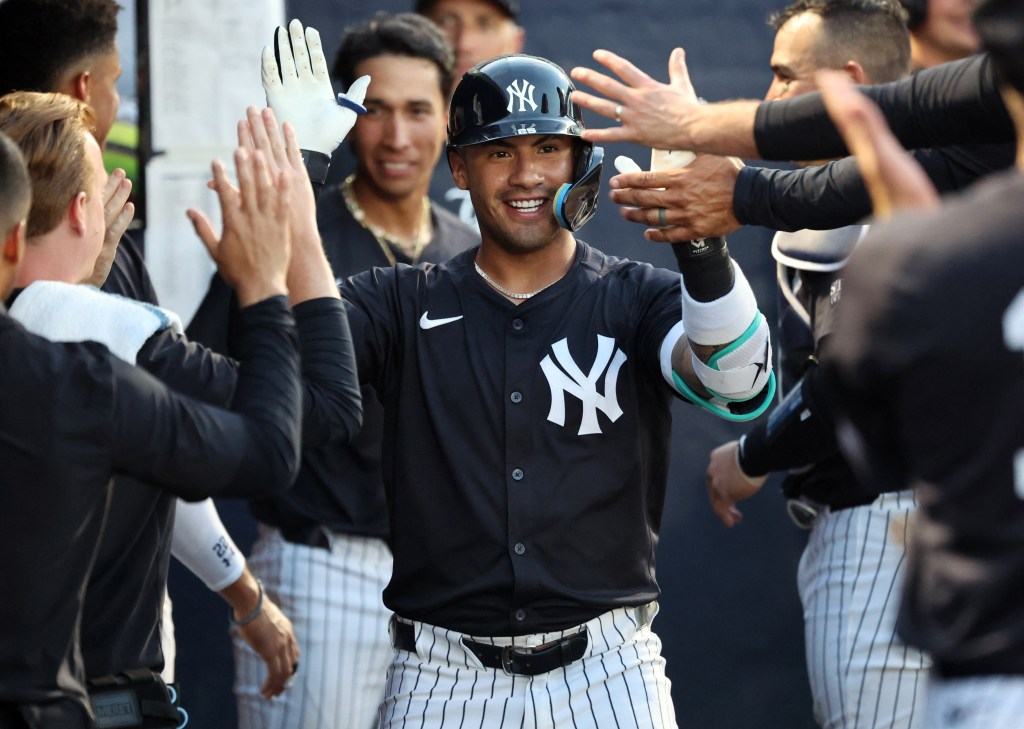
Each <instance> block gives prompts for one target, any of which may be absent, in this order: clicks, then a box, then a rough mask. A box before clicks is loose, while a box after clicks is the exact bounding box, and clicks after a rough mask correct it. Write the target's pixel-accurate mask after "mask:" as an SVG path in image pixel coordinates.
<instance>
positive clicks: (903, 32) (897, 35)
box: [768, 0, 910, 84]
mask: <svg viewBox="0 0 1024 729" xmlns="http://www.w3.org/2000/svg"><path fill="white" fill-rule="evenodd" d="M804 13H814V14H815V15H820V16H821V19H822V21H823V22H824V28H825V32H826V33H827V34H828V38H827V42H824V43H821V44H820V48H821V50H822V54H823V56H825V57H824V58H821V59H818V60H819V61H820V62H821V63H822V65H827V66H829V67H832V68H840V67H841V66H842V65H843V64H845V63H846V62H847V61H849V60H854V61H857V63H859V64H860V65H861V66H862V67H863V68H864V71H865V72H866V73H867V74H868V77H869V78H870V79H871V83H876V84H877V83H885V82H887V81H895V80H896V79H899V78H903V77H904V76H906V75H907V74H908V73H910V33H909V32H908V31H907V24H906V20H905V19H906V15H905V11H904V10H903V7H902V6H901V5H900V4H899V3H898V2H896V1H895V0H797V1H796V2H794V3H792V4H791V5H787V6H786V7H785V8H783V9H782V10H777V11H775V12H774V13H772V14H771V15H769V16H768V24H769V25H770V26H771V27H772V28H774V29H775V31H776V32H778V30H779V29H780V28H781V27H782V26H783V25H785V24H786V23H788V22H789V21H790V20H792V19H793V18H794V17H796V16H797V15H802V14H804Z"/></svg>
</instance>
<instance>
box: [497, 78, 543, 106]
mask: <svg viewBox="0 0 1024 729" xmlns="http://www.w3.org/2000/svg"><path fill="white" fill-rule="evenodd" d="M534 88H536V87H535V86H534V85H533V84H531V83H530V82H529V81H527V80H526V79H523V80H522V81H513V82H512V83H510V84H509V85H508V86H506V87H505V91H507V92H508V113H509V114H511V113H512V112H513V109H512V107H513V106H515V105H516V99H519V111H526V105H527V104H529V105H530V111H537V104H535V103H534V101H533V90H534Z"/></svg>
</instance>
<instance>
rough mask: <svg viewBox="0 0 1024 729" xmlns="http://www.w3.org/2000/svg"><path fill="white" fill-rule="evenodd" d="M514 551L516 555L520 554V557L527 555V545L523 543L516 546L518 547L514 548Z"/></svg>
mask: <svg viewBox="0 0 1024 729" xmlns="http://www.w3.org/2000/svg"><path fill="white" fill-rule="evenodd" d="M512 549H514V550H515V552H516V554H518V555H519V556H520V557H521V556H523V555H524V554H526V545H525V544H523V543H522V542H519V543H518V544H516V546H514V547H513V548H512Z"/></svg>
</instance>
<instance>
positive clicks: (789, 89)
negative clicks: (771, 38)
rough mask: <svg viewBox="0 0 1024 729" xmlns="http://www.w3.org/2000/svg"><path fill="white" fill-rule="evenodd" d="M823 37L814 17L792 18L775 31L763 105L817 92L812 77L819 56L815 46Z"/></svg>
mask: <svg viewBox="0 0 1024 729" xmlns="http://www.w3.org/2000/svg"><path fill="white" fill-rule="evenodd" d="M823 37H824V32H823V30H822V20H821V16H820V15H817V14H816V13H800V14H799V15H795V16H793V17H792V18H790V19H789V20H787V21H786V23H785V24H784V25H783V26H782V27H781V28H779V30H778V32H777V33H776V34H775V48H774V50H773V51H772V60H771V69H772V76H773V78H772V83H771V86H769V87H768V93H766V94H765V97H764V98H765V101H774V100H777V99H789V98H792V97H794V96H799V95H800V94H806V93H807V92H808V91H814V90H815V89H816V88H817V84H815V81H814V74H815V72H816V71H818V70H819V69H820V68H821V64H820V63H819V61H818V59H819V58H820V57H821V56H822V55H823V54H822V53H821V52H820V50H819V45H818V44H819V41H820V39H822V38H823Z"/></svg>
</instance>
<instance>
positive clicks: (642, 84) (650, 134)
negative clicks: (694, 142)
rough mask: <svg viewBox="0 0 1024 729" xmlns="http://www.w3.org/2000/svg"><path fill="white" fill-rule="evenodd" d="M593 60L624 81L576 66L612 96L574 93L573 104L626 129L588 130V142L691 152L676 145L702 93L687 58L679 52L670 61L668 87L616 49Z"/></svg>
mask: <svg viewBox="0 0 1024 729" xmlns="http://www.w3.org/2000/svg"><path fill="white" fill-rule="evenodd" d="M594 60H595V61H597V62H598V63H600V64H601V65H602V66H604V67H605V68H607V69H608V70H609V71H611V72H612V73H614V74H615V75H616V76H618V77H619V79H621V81H617V80H615V79H614V78H612V77H611V76H606V75H605V74H602V73H598V72H597V71H592V70H591V69H589V68H583V67H577V68H574V69H573V70H572V73H571V74H570V75H571V76H572V78H573V79H574V80H575V81H578V82H580V83H584V84H586V85H587V86H590V87H591V88H593V89H595V90H596V91H598V92H599V93H601V94H604V96H606V97H607V98H605V99H602V98H601V97H599V96H594V95H592V94H588V93H586V92H584V91H574V92H573V93H572V100H573V102H574V103H576V104H579V105H580V106H582V107H583V108H584V109H589V110H590V111H593V112H595V113H597V114H600V115H601V116H604V117H607V118H609V119H614V120H615V121H616V122H618V123H619V124H620V125H621V126H618V127H611V128H609V129H587V130H586V131H585V132H584V133H583V138H584V139H587V140H589V141H592V142H636V143H637V144H642V145H644V146H645V147H650V148H652V149H656V148H662V149H664V148H676V149H688V148H689V147H690V145H688V144H685V143H681V142H677V141H675V140H676V138H677V137H679V135H680V133H681V132H683V130H684V127H685V123H686V120H687V117H688V116H689V115H690V114H691V113H695V112H696V111H697V110H698V109H699V106H700V104H699V101H698V99H697V94H696V93H694V90H693V85H692V84H691V83H690V74H689V72H688V71H687V69H686V55H685V53H684V52H683V49H682V48H676V49H675V50H674V51H672V55H671V56H670V57H669V63H668V72H669V83H668V84H663V83H660V82H659V81H655V80H654V79H653V78H651V77H650V76H648V75H647V74H646V73H644V72H643V71H641V70H640V69H639V68H637V67H636V66H634V65H633V64H632V63H630V62H629V61H628V60H626V59H625V58H623V57H621V56H618V55H616V54H614V53H612V52H611V51H605V50H596V51H594Z"/></svg>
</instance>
